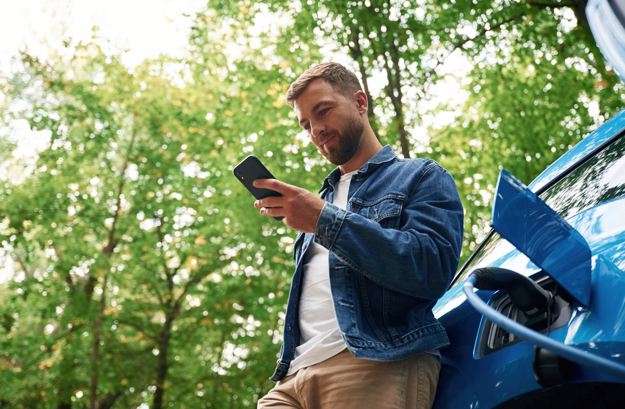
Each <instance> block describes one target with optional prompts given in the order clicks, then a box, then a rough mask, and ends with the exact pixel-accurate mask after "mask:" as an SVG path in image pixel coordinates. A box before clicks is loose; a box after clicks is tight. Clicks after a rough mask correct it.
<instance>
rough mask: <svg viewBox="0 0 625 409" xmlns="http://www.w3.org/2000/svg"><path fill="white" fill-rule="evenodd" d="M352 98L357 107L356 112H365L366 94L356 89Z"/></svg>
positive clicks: (367, 105) (367, 104)
mask: <svg viewBox="0 0 625 409" xmlns="http://www.w3.org/2000/svg"><path fill="white" fill-rule="evenodd" d="M354 98H355V100H356V107H357V108H358V113H359V114H360V115H362V114H366V113H367V108H368V107H369V101H367V94H365V92H364V91H362V90H358V91H356V92H355V93H354Z"/></svg>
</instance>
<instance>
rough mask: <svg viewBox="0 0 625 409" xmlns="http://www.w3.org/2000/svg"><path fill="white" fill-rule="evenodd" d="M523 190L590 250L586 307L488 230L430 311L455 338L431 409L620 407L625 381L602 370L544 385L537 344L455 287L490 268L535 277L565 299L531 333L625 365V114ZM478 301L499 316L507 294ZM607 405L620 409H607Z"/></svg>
mask: <svg viewBox="0 0 625 409" xmlns="http://www.w3.org/2000/svg"><path fill="white" fill-rule="evenodd" d="M529 189H530V190H531V191H533V192H534V193H536V194H537V195H538V196H539V197H540V198H541V199H542V200H544V201H545V202H546V203H547V205H549V206H550V207H551V208H552V209H554V210H555V211H556V212H558V213H559V214H560V216H562V218H564V219H565V220H566V221H567V222H568V224H570V226H572V227H573V228H574V229H576V230H577V231H578V232H579V233H580V234H581V236H583V238H584V239H585V240H586V242H587V243H588V246H589V247H590V250H591V253H592V258H591V261H592V267H591V268H589V270H590V272H589V274H590V276H591V280H590V282H591V285H590V288H589V289H586V291H587V292H588V293H589V295H590V302H580V301H579V297H575V296H572V295H571V294H572V291H571V292H569V291H567V288H566V286H567V283H566V282H562V284H563V285H559V284H560V283H558V282H557V279H555V280H554V277H550V276H549V274H548V273H547V272H546V271H545V270H543V269H541V268H540V267H539V266H538V265H537V263H534V262H533V261H532V260H530V258H528V257H527V256H526V255H525V254H524V253H522V252H521V251H519V249H517V248H515V246H513V245H512V244H511V243H510V242H508V241H507V240H505V239H504V238H503V237H502V236H500V235H499V234H498V233H497V232H494V231H493V232H491V234H490V235H489V236H488V238H487V239H486V240H485V241H484V242H483V243H482V244H481V245H480V248H478V250H477V251H476V252H475V253H474V254H473V256H472V257H471V258H470V259H469V261H468V262H467V263H466V264H465V266H464V267H463V268H462V269H461V270H460V271H459V273H458V274H457V275H456V277H455V279H454V281H453V283H452V286H451V287H450V289H449V291H448V292H447V293H446V294H445V295H444V296H443V298H441V299H440V300H439V302H438V303H437V304H436V306H435V308H434V314H435V316H436V317H437V318H438V319H439V320H440V321H441V322H442V323H443V325H444V326H445V327H446V330H447V333H448V335H449V338H450V341H451V345H450V346H449V347H447V348H444V349H442V350H441V355H442V359H441V367H442V369H441V374H440V381H439V386H438V391H437V397H436V399H435V403H434V408H437V409H440V408H453V409H456V408H458V409H460V408H466V409H475V408H485V409H487V408H495V407H496V408H517V407H519V408H520V407H530V406H529V405H528V404H529V403H531V407H532V408H539V407H566V408H572V407H580V408H581V407H583V408H592V407H593V406H592V405H594V404H600V405H604V406H597V407H602V408H603V407H619V408H620V407H625V403H623V402H625V400H624V399H625V384H623V385H621V384H620V383H619V382H618V381H617V380H615V379H614V378H612V377H610V376H608V375H606V374H605V373H603V372H602V371H600V370H595V369H589V368H587V367H583V366H581V365H569V364H567V365H568V366H570V368H569V369H570V370H569V371H568V372H567V374H566V379H560V380H559V381H558V379H556V380H553V379H551V380H549V379H547V380H546V381H545V379H541V377H540V376H537V375H536V374H537V371H538V372H540V370H536V369H535V367H536V365H540V360H539V359H537V358H535V351H534V346H533V345H532V344H530V343H528V342H525V341H522V340H520V339H518V338H515V337H514V336H512V335H510V334H507V333H505V331H504V332H503V333H502V332H501V330H500V329H497V328H496V325H491V324H492V323H489V321H488V320H486V319H483V318H482V316H481V315H480V314H479V313H478V312H477V311H475V310H474V309H473V307H472V306H471V305H470V304H469V303H468V302H467V299H466V296H465V294H464V293H463V289H462V285H460V284H461V283H462V282H463V281H464V280H466V279H467V277H468V276H469V274H470V273H471V272H472V271H474V270H475V269H477V268H481V267H486V266H489V267H501V268H506V269H509V270H512V271H515V272H517V273H520V274H522V275H524V276H528V277H531V278H532V279H533V280H534V281H536V282H538V283H539V284H540V285H541V286H542V287H543V288H547V289H549V290H552V291H553V290H555V291H556V294H559V296H560V299H561V302H562V308H561V310H560V313H559V315H558V319H557V322H554V323H553V324H551V325H550V328H547V327H546V325H545V326H544V327H541V326H540V324H538V325H537V327H536V328H535V329H536V330H537V331H539V332H543V333H546V332H549V337H550V338H552V339H555V340H558V341H560V342H562V343H564V344H566V345H571V346H574V347H576V348H580V349H582V350H586V351H588V352H590V353H592V354H596V355H598V356H602V357H604V358H608V359H610V360H613V361H615V362H620V363H621V364H623V365H625V110H623V111H621V112H620V113H619V114H618V115H616V116H614V117H613V118H612V119H611V120H609V121H608V122H606V123H605V124H604V125H603V126H601V127H600V128H599V129H597V130H596V131H595V132H593V133H592V134H591V135H589V136H588V137H586V138H585V139H584V140H582V141H581V142H580V143H579V144H578V145H576V146H575V147H573V148H572V149H571V150H569V151H568V152H567V153H566V154H564V155H563V156H562V157H561V158H560V159H558V160H557V161H556V162H555V163H553V164H552V165H551V166H550V167H549V168H548V169H547V170H545V171H544V172H543V173H542V174H541V175H540V176H539V177H538V178H536V180H534V182H533V183H532V184H531V185H530V186H529ZM516 228H517V229H524V228H527V227H526V226H524V225H518V226H516ZM556 288H557V290H556ZM477 294H478V295H479V296H480V298H482V299H483V300H485V301H489V302H490V304H491V305H492V306H494V307H495V308H496V309H498V310H500V311H503V310H505V308H506V307H505V305H502V303H504V304H505V302H504V301H502V300H505V291H497V292H493V291H482V290H480V291H478V292H477ZM502 297H503V298H502ZM585 304H586V305H585ZM507 308H512V307H507ZM507 314H508V315H510V314H512V313H511V312H510V311H508V313H507ZM514 314H516V313H514ZM514 314H512V315H514ZM512 315H511V316H512ZM497 331H500V332H497ZM537 362H538V364H537ZM563 365H564V364H563ZM547 366H548V364H547ZM541 384H542V385H541ZM597 399H599V400H597ZM606 399H607V401H606ZM610 400H612V401H614V402H616V403H613V405H616V406H610ZM597 402H598V403H597ZM605 402H607V403H605ZM541 405H542V406H541Z"/></svg>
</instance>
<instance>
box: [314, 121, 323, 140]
mask: <svg viewBox="0 0 625 409" xmlns="http://www.w3.org/2000/svg"><path fill="white" fill-rule="evenodd" d="M310 129H311V131H310V132H311V134H312V136H313V137H315V138H319V137H320V136H322V135H323V133H324V132H325V130H326V127H325V125H324V124H323V123H321V122H319V123H315V124H312V123H311V124H310Z"/></svg>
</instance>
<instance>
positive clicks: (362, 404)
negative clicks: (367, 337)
mask: <svg viewBox="0 0 625 409" xmlns="http://www.w3.org/2000/svg"><path fill="white" fill-rule="evenodd" d="M438 361H439V359H438V358H437V357H435V356H433V355H431V354H427V353H423V354H419V355H417V356H415V357H412V358H408V359H405V360H403V361H396V362H378V361H368V360H364V359H356V358H354V357H353V356H352V354H351V353H350V352H349V351H348V350H345V351H343V352H341V353H340V354H338V355H336V356H333V357H332V358H330V359H328V360H326V361H323V362H321V363H319V364H317V365H313V366H310V367H308V368H304V369H300V370H299V371H298V372H297V373H296V374H295V375H291V376H288V377H286V378H284V379H282V380H281V381H279V382H278V383H277V384H276V386H275V387H274V388H273V389H272V390H270V391H269V393H268V394H267V395H266V396H265V397H264V398H262V399H261V400H260V401H259V402H258V409H287V408H298V409H350V408H353V409H369V408H371V409H391V408H392V409H408V408H409V409H430V408H431V407H432V403H433V402H434V395H435V392H436V384H437V383H438V373H439V371H440V368H441V366H440V363H439V362H438Z"/></svg>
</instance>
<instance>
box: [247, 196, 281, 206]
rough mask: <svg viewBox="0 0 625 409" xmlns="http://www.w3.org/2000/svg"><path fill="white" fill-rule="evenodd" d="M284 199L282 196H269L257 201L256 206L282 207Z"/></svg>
mask: <svg viewBox="0 0 625 409" xmlns="http://www.w3.org/2000/svg"><path fill="white" fill-rule="evenodd" d="M282 200H283V198H282V197H277V196H269V197H266V198H264V199H258V200H257V201H255V202H254V207H255V208H257V209H260V208H261V207H282Z"/></svg>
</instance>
